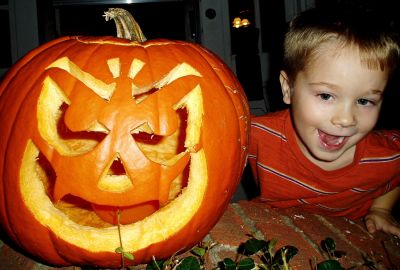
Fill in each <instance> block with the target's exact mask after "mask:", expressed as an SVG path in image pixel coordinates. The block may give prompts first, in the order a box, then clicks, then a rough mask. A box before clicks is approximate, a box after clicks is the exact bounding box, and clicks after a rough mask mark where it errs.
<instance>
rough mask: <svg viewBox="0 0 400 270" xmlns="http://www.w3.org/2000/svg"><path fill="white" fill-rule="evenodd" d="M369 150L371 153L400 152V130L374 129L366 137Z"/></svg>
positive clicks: (397, 153)
mask: <svg viewBox="0 0 400 270" xmlns="http://www.w3.org/2000/svg"><path fill="white" fill-rule="evenodd" d="M366 145H367V151H368V152H369V153H370V154H379V153H381V154H383V153H387V154H390V153H393V154H394V155H399V154H400V131H399V130H374V131H372V132H371V133H370V134H369V135H368V136H367V137H366Z"/></svg>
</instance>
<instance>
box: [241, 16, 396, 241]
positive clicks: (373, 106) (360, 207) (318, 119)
mask: <svg viewBox="0 0 400 270" xmlns="http://www.w3.org/2000/svg"><path fill="white" fill-rule="evenodd" d="M378 21H379V20H378V19H377V18H374V17H368V18H365V20H363V19H362V18H361V16H360V14H357V16H356V15H354V14H345V11H343V12H341V10H335V11H333V10H331V11H330V12H329V11H326V10H325V11H320V10H318V9H311V10H308V11H305V12H303V13H302V14H300V15H299V16H298V17H296V18H295V19H294V20H293V21H292V22H291V24H290V27H289V31H288V33H287V35H286V38H285V43H284V49H285V50H284V70H283V71H281V74H280V78H279V79H280V83H281V88H282V94H283V101H284V102H285V103H286V104H290V109H287V110H284V111H279V112H274V113H270V114H267V115H264V116H260V117H254V118H253V119H252V124H251V133H250V134H251V135H250V147H249V163H250V165H251V168H252V172H253V175H254V176H255V178H256V180H257V182H258V183H259V185H260V188H261V200H263V201H265V202H266V203H268V204H270V205H271V206H273V207H299V208H300V209H304V210H308V211H312V212H314V213H317V214H322V215H334V216H346V217H348V218H350V219H356V218H359V217H362V216H365V222H366V227H367V229H368V231H369V232H371V233H373V232H375V231H376V230H382V231H385V232H387V233H391V234H394V235H397V236H399V237H400V228H399V225H398V224H397V222H396V221H395V219H394V218H393V217H392V216H391V210H392V207H393V206H394V204H395V203H396V200H397V198H398V197H399V196H400V188H399V183H400V132H399V131H379V132H378V131H374V130H373V128H374V126H375V124H376V122H377V119H378V115H379V111H380V108H381V105H382V99H383V93H384V89H385V87H386V85H387V82H388V80H389V77H390V75H391V74H392V72H393V70H394V69H395V67H396V64H397V61H398V59H399V55H400V48H399V45H398V43H397V42H396V40H395V38H394V36H393V35H392V34H391V33H389V32H388V31H387V28H385V27H382V28H380V25H377V23H379V22H378ZM372 22H373V24H371V23H372Z"/></svg>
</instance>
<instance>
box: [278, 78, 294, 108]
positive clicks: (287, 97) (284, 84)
mask: <svg viewBox="0 0 400 270" xmlns="http://www.w3.org/2000/svg"><path fill="white" fill-rule="evenodd" d="M279 81H280V82H281V89H282V95H283V102H285V103H286V104H290V103H291V95H292V88H291V87H290V82H289V78H288V76H287V74H286V72H285V71H283V70H281V73H280V75H279Z"/></svg>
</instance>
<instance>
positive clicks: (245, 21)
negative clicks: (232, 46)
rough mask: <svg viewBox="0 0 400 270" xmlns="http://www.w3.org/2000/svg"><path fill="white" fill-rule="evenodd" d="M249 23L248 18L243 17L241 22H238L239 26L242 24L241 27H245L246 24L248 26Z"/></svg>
mask: <svg viewBox="0 0 400 270" xmlns="http://www.w3.org/2000/svg"><path fill="white" fill-rule="evenodd" d="M249 25H250V22H249V20H248V19H246V18H245V19H243V20H242V21H241V22H240V26H243V27H246V26H249Z"/></svg>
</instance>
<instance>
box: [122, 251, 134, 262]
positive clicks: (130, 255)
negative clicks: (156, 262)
mask: <svg viewBox="0 0 400 270" xmlns="http://www.w3.org/2000/svg"><path fill="white" fill-rule="evenodd" d="M122 255H123V256H124V258H126V259H128V260H131V261H133V260H134V259H135V257H134V256H133V254H132V253H129V252H125V251H124V252H122Z"/></svg>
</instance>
